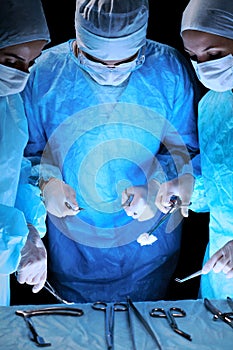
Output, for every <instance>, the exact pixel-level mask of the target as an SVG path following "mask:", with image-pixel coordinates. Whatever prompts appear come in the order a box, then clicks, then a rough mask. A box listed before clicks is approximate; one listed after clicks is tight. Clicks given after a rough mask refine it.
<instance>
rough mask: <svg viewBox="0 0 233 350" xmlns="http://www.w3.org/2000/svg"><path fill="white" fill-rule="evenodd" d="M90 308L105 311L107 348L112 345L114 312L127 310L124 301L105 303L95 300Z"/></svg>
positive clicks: (110, 347)
mask: <svg viewBox="0 0 233 350" xmlns="http://www.w3.org/2000/svg"><path fill="white" fill-rule="evenodd" d="M92 308H93V309H94V310H97V311H103V312H104V313H105V337H106V342H107V347H108V350H110V349H112V347H113V330H114V313H115V311H127V310H128V307H127V305H126V304H124V303H114V304H107V303H105V302H103V301H96V302H95V303H93V304H92Z"/></svg>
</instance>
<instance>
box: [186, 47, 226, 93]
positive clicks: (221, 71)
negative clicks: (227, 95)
mask: <svg viewBox="0 0 233 350" xmlns="http://www.w3.org/2000/svg"><path fill="white" fill-rule="evenodd" d="M191 62H192V65H193V67H194V69H195V72H196V74H197V77H198V79H199V80H200V81H201V83H202V84H203V85H204V86H205V87H207V88H208V89H211V90H214V91H219V92H222V91H227V90H231V89H233V56H232V55H231V54H230V55H227V56H225V57H222V58H218V59H216V60H211V61H207V62H202V63H197V62H196V61H193V60H191Z"/></svg>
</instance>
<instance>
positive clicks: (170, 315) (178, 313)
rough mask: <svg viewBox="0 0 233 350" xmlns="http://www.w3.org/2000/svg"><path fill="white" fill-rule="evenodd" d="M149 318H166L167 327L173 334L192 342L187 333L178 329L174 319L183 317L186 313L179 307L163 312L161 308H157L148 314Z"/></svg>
mask: <svg viewBox="0 0 233 350" xmlns="http://www.w3.org/2000/svg"><path fill="white" fill-rule="evenodd" d="M150 316H151V317H157V318H166V319H167V321H168V324H169V326H170V327H171V329H172V330H173V331H174V332H175V333H178V334H179V335H181V336H182V337H184V338H185V339H188V340H190V341H191V340H192V338H191V335H190V334H188V333H185V332H184V331H182V330H181V329H179V327H178V325H177V323H176V321H175V317H185V316H186V312H185V311H184V310H182V309H181V308H179V307H170V309H168V310H165V309H163V308H161V307H157V308H154V309H152V310H151V312H150Z"/></svg>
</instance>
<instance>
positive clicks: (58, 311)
mask: <svg viewBox="0 0 233 350" xmlns="http://www.w3.org/2000/svg"><path fill="white" fill-rule="evenodd" d="M15 313H16V315H19V316H23V317H31V316H40V315H64V316H82V315H83V314H84V312H83V310H82V309H79V308H75V307H60V306H52V307H45V308H41V309H34V310H16V311H15Z"/></svg>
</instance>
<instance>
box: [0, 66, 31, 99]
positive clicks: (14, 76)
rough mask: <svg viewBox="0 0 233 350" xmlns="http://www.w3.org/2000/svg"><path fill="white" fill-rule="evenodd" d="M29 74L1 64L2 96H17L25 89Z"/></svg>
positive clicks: (0, 85)
mask: <svg viewBox="0 0 233 350" xmlns="http://www.w3.org/2000/svg"><path fill="white" fill-rule="evenodd" d="M28 78H29V73H25V72H22V71H21V70H18V69H15V68H12V67H7V66H5V65H3V64H0V96H8V95H14V94H17V93H19V92H21V91H23V89H24V88H25V85H26V83H27V80H28Z"/></svg>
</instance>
